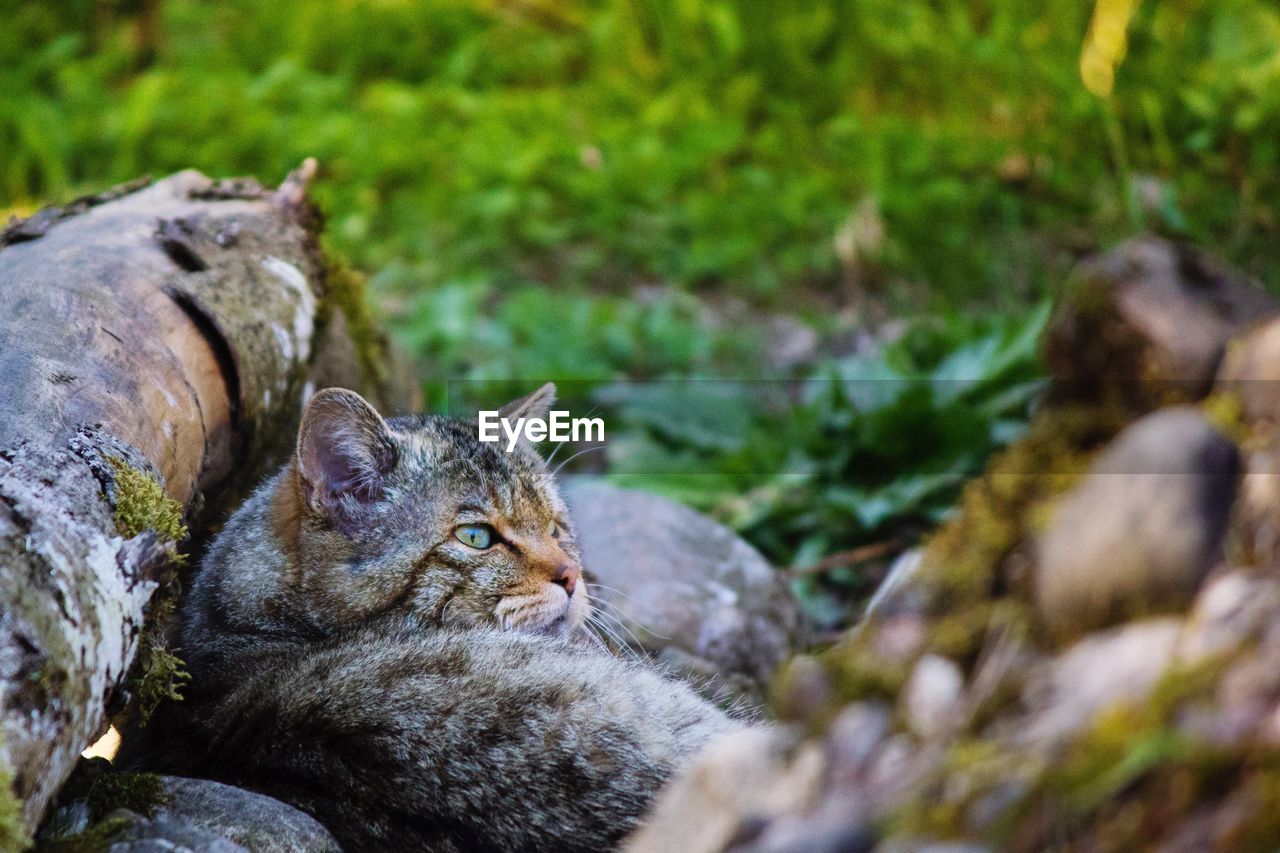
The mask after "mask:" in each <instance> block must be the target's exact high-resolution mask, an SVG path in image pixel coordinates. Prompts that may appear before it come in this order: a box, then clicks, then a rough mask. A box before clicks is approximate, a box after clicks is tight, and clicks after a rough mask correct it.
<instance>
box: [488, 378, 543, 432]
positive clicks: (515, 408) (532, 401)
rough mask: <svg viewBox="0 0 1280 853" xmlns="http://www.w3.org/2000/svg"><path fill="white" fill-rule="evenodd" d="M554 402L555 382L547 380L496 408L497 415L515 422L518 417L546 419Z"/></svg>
mask: <svg viewBox="0 0 1280 853" xmlns="http://www.w3.org/2000/svg"><path fill="white" fill-rule="evenodd" d="M555 402H556V383H554V382H548V383H547V384H546V385H543V386H542V387H541V388H539V389H538V390H537V391H534V392H533V393H532V394H529V395H528V396H526V397H521V398H520V399H518V400H512V401H511V402H510V403H507V404H506V405H505V406H503V407H502V408H501V409H499V410H498V416H499V417H503V418H506V419H507V420H509V421H511V422H512V423H515V422H516V421H517V420H519V419H520V418H537V419H538V420H546V419H547V415H549V414H550V413H551V407H552V406H553V405H554V404H555Z"/></svg>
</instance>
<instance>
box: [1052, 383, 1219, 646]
mask: <svg viewBox="0 0 1280 853" xmlns="http://www.w3.org/2000/svg"><path fill="white" fill-rule="evenodd" d="M1238 469H1239V457H1238V454H1237V452H1236V448H1235V445H1233V444H1232V443H1231V442H1230V441H1229V440H1228V439H1227V438H1226V437H1225V436H1223V435H1222V434H1221V433H1219V432H1218V431H1217V430H1215V429H1214V428H1213V427H1211V426H1210V425H1209V424H1208V422H1207V421H1205V419H1204V417H1203V416H1202V415H1201V414H1200V413H1199V412H1198V411H1196V410H1195V409H1191V408H1182V407H1175V408H1169V409H1162V410H1160V411H1158V412H1155V413H1153V414H1151V415H1148V416H1146V417H1145V418H1142V419H1141V420H1139V421H1137V422H1136V423H1134V424H1132V425H1131V426H1129V427H1128V428H1127V429H1125V430H1124V432H1122V433H1121V434H1120V435H1119V436H1118V437H1117V438H1116V439H1115V440H1114V441H1113V442H1112V444H1111V446H1110V447H1109V448H1107V450H1106V451H1105V452H1104V453H1103V454H1102V456H1101V458H1100V459H1099V460H1098V461H1097V462H1096V463H1095V464H1094V466H1093V468H1092V469H1091V470H1090V472H1089V474H1088V476H1087V477H1086V478H1085V480H1084V482H1082V483H1081V484H1080V485H1079V486H1077V487H1076V488H1075V489H1074V490H1073V491H1072V492H1070V493H1069V494H1068V495H1067V496H1065V497H1064V498H1063V499H1062V502H1061V504H1060V505H1059V507H1058V509H1057V511H1056V512H1055V513H1054V515H1053V518H1052V521H1051V523H1050V525H1049V528H1048V529H1047V530H1046V532H1045V533H1044V535H1043V536H1042V537H1041V538H1040V541H1039V542H1038V543H1037V565H1036V569H1035V602H1036V606H1037V610H1038V611H1039V615H1040V617H1041V618H1042V619H1043V621H1044V622H1045V624H1046V625H1047V626H1048V627H1049V628H1050V630H1051V631H1053V632H1054V633H1056V634H1058V635H1060V636H1072V635H1075V634H1078V633H1082V632H1083V631H1086V630H1089V629H1091V628H1096V627H1100V626H1103V625H1106V624H1109V623H1112V622H1115V621H1119V620H1121V619H1123V618H1126V617H1128V616H1131V615H1135V614H1143V613H1150V612H1153V611H1158V610H1162V609H1171V608H1180V607H1183V606H1185V605H1186V604H1187V603H1188V602H1189V601H1190V599H1191V598H1192V596H1194V595H1195V593H1196V591H1197V589H1198V588H1199V587H1200V584H1201V582H1202V581H1203V580H1204V578H1205V576H1206V575H1207V574H1208V572H1209V570H1210V569H1211V568H1213V566H1214V564H1215V563H1216V561H1217V560H1218V559H1219V557H1220V553H1221V544H1222V537H1223V534H1224V532H1225V530H1226V526H1227V521H1228V517H1229V515H1230V511H1231V504H1232V501H1233V499H1234V496H1235V489H1236V479H1237V473H1238Z"/></svg>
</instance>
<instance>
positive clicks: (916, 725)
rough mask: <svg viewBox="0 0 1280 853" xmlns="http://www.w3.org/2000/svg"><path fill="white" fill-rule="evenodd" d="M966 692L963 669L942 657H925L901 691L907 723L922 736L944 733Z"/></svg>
mask: <svg viewBox="0 0 1280 853" xmlns="http://www.w3.org/2000/svg"><path fill="white" fill-rule="evenodd" d="M963 690H964V674H963V673H961V672H960V667H958V666H956V665H955V664H954V663H952V662H951V661H949V660H947V659H946V658H944V657H940V656H939V655H932V654H929V655H922V656H921V658H920V659H919V660H918V661H916V665H915V667H914V668H912V670H911V677H910V678H908V679H907V683H906V686H905V687H904V688H903V691H902V703H903V710H904V711H905V712H906V719H907V724H908V725H909V726H910V727H911V730H912V731H913V732H915V733H916V734H917V735H919V736H920V737H931V736H933V735H936V734H941V733H943V732H945V731H946V730H947V728H948V726H949V724H950V723H951V722H952V720H953V718H954V712H955V708H956V704H957V703H958V702H959V701H960V695H961V693H962V692H963Z"/></svg>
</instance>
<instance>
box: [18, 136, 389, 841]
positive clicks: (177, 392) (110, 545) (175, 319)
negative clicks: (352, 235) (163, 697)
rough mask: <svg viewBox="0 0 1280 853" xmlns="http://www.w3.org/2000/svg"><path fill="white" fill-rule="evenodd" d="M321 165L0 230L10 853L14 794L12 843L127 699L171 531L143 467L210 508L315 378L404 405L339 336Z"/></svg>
mask: <svg viewBox="0 0 1280 853" xmlns="http://www.w3.org/2000/svg"><path fill="white" fill-rule="evenodd" d="M313 171H314V163H312V162H310V161H309V162H308V163H307V164H305V165H304V167H303V168H302V169H300V170H299V171H298V172H296V173H294V174H293V175H291V176H290V178H289V179H288V180H287V181H286V182H285V184H284V185H283V186H282V187H280V188H279V189H278V190H274V191H272V190H267V189H264V188H263V187H261V186H260V185H258V184H257V183H255V182H252V181H245V180H239V181H230V182H226V181H223V182H214V181H211V180H209V179H208V178H206V177H204V176H203V175H200V174H199V173H196V172H192V171H187V172H182V173H179V174H177V175H173V176H171V177H169V178H167V179H164V180H162V181H158V182H156V183H146V182H141V183H137V184H133V185H129V186H125V187H122V188H119V189H117V190H113V191H110V192H108V193H104V194H102V195H99V196H94V197H89V198H85V199H81V200H78V201H76V202H73V203H71V204H70V205H68V206H66V207H62V208H55V209H49V210H45V211H41V212H40V213H38V214H36V215H35V216H33V217H31V218H30V219H28V220H26V221H23V222H15V223H13V224H11V225H10V226H9V227H8V228H6V229H5V230H4V231H3V233H0V377H3V380H4V381H3V385H2V386H0V848H3V847H4V846H5V837H4V836H5V832H6V829H5V827H4V825H3V824H4V815H5V811H6V805H7V806H8V807H9V811H10V813H11V814H12V813H13V812H14V810H15V809H14V807H15V805H16V807H17V813H18V814H19V815H20V819H19V822H20V826H18V827H17V828H16V831H15V827H13V826H10V827H9V830H8V831H9V834H10V840H12V837H13V836H14V835H15V834H18V833H24V832H25V833H26V834H30V833H31V832H33V831H34V829H35V827H36V825H37V824H38V822H39V821H40V819H41V817H42V815H43V814H44V812H45V809H46V807H47V806H48V804H49V802H50V800H51V798H52V797H53V795H54V794H55V793H56V792H57V790H58V788H59V786H60V785H61V784H62V782H63V781H64V780H65V779H66V776H67V775H68V774H69V773H70V771H71V769H72V767H73V765H74V764H75V761H76V759H77V757H78V756H79V754H80V752H81V751H82V750H83V749H84V748H85V747H86V746H87V745H88V744H89V743H90V742H91V741H92V739H93V738H94V737H95V736H96V735H98V734H99V733H100V732H101V731H102V730H103V728H104V727H105V725H106V722H107V715H108V711H109V709H112V708H118V707H119V704H120V701H121V697H122V696H123V695H125V694H126V693H127V690H128V684H127V683H126V682H127V681H128V674H129V672H130V666H131V664H132V662H133V660H134V657H135V655H136V653H137V651H138V645H139V637H140V635H141V634H142V632H143V629H144V623H145V620H146V619H147V610H148V603H149V602H151V601H152V600H153V597H154V596H155V594H156V592H157V589H158V588H159V587H161V586H162V585H163V583H164V582H165V580H166V579H167V578H168V577H169V575H170V572H168V571H167V569H170V568H171V567H172V565H173V543H171V542H168V541H166V538H167V537H171V536H172V535H173V529H174V528H175V527H176V520H175V521H174V523H173V524H168V525H166V524H163V523H158V522H156V521H155V520H154V519H155V518H163V517H164V513H165V509H164V506H162V505H160V506H156V507H154V508H153V509H154V512H151V514H150V515H148V512H149V510H148V509H147V508H146V507H145V506H144V507H143V508H142V509H143V511H142V513H141V516H139V515H138V502H139V501H140V500H141V501H146V500H147V499H148V498H147V493H146V490H145V489H143V490H142V493H141V494H139V493H138V491H139V490H138V488H137V485H136V484H137V483H138V482H144V483H145V482H146V481H145V480H140V479H139V477H138V476H137V475H139V474H141V475H143V476H145V477H150V478H152V479H153V480H154V481H155V482H156V483H158V484H159V485H160V486H161V487H162V488H163V491H164V494H165V495H167V496H168V498H171V499H172V500H173V501H175V502H176V504H174V505H173V506H175V507H177V506H180V507H181V511H182V513H183V515H184V516H185V517H186V520H187V521H193V522H195V523H200V521H201V520H202V519H208V518H211V517H214V516H215V515H216V514H217V513H219V512H220V511H221V509H222V508H223V507H225V506H226V505H227V503H228V502H229V501H231V500H233V499H235V498H236V497H238V496H240V495H241V494H242V493H243V491H244V490H245V488H246V487H247V486H249V485H251V484H252V483H253V481H254V480H255V478H256V477H258V476H260V474H261V473H262V472H263V471H264V470H265V469H266V467H267V466H269V465H271V464H274V463H275V462H276V461H277V460H278V459H279V458H280V456H281V455H282V453H283V452H284V451H286V450H287V448H288V447H289V446H290V443H291V441H292V436H293V427H294V425H295V422H296V418H297V415H298V412H299V410H300V408H301V405H302V403H303V402H304V400H305V399H306V396H307V395H308V394H310V393H312V391H313V390H314V389H315V388H316V387H319V386H323V385H325V384H331V383H332V382H333V380H334V378H335V377H336V378H338V379H340V380H341V381H342V383H343V384H348V385H356V387H358V388H359V389H360V390H362V391H364V392H365V393H372V394H373V395H374V396H375V398H380V401H381V402H382V404H383V405H384V406H390V407H392V408H394V407H396V403H402V402H403V400H402V399H396V398H395V395H394V394H393V393H392V392H390V391H389V390H388V389H386V388H382V387H376V386H377V385H378V383H377V382H376V381H375V377H374V376H373V375H372V373H371V364H370V356H369V354H370V353H371V352H372V353H375V354H377V353H383V354H385V348H382V345H381V343H380V342H377V341H374V342H370V341H357V342H352V341H351V340H350V338H349V335H348V333H347V331H346V330H347V329H349V328H366V327H367V325H368V323H367V318H352V317H349V316H345V315H343V314H342V313H341V311H340V310H338V309H336V308H334V307H333V306H335V305H345V306H349V305H351V304H356V303H358V300H352V299H350V298H349V296H350V295H349V294H343V297H344V298H341V299H339V298H337V296H338V294H336V293H335V292H334V291H335V289H336V288H338V287H344V286H349V284H350V283H349V282H348V281H346V280H345V279H339V278H335V276H333V275H332V274H330V271H329V269H328V267H326V265H325V263H324V260H323V258H322V256H321V253H320V250H319V248H318V243H317V231H318V217H317V216H316V215H315V213H314V211H313V209H312V208H311V207H310V205H309V204H308V203H307V202H306V199H305V187H306V182H307V180H308V179H309V177H310V175H311V173H312V172H313ZM384 375H385V374H384ZM126 488H128V489H132V492H133V493H131V494H128V495H126V494H124V493H123V492H122V490H123V489H126ZM155 496H156V497H158V496H159V490H155ZM127 502H128V503H129V512H130V513H131V515H130V516H129V517H128V518H125V517H122V515H121V513H122V511H123V510H124V508H125V504H126V503H127ZM158 503H159V504H164V503H165V502H164V501H163V500H159V501H158ZM139 517H141V518H142V519H144V520H146V519H148V518H151V519H152V520H151V521H148V522H147V523H148V524H150V526H152V527H156V528H159V529H158V530H142V531H138V530H135V529H131V528H132V527H136V526H137V519H138V518H139ZM133 534H136V535H133ZM6 776H7V777H9V779H10V781H11V786H10V787H11V789H12V791H11V793H12V797H13V799H12V800H11V801H9V802H8V803H6V802H5V798H6V795H7V793H8V792H6V791H4V790H3V787H4V786H3V784H2V783H3V780H4V779H5V778H6Z"/></svg>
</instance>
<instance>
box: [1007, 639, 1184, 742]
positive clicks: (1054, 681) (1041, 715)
mask: <svg viewBox="0 0 1280 853" xmlns="http://www.w3.org/2000/svg"><path fill="white" fill-rule="evenodd" d="M1181 630H1182V622H1181V621H1180V620H1177V619H1170V618H1163V619H1148V620H1146V621H1143V622H1134V623H1131V624H1129V625H1123V626H1121V627H1119V628H1114V629H1112V630H1110V631H1105V632H1099V633H1096V634H1091V635H1089V636H1088V637H1086V638H1085V639H1083V640H1081V641H1080V642H1078V643H1076V644H1075V645H1073V646H1071V647H1070V648H1068V649H1067V650H1066V651H1064V652H1062V653H1061V654H1059V655H1058V656H1057V657H1055V658H1053V659H1051V660H1049V661H1046V662H1045V663H1043V664H1041V665H1040V666H1038V667H1037V668H1036V669H1034V670H1033V671H1032V673H1031V674H1030V676H1029V677H1028V680H1027V685H1026V688H1025V690H1024V691H1023V696H1022V698H1023V702H1024V703H1026V705H1027V706H1028V715H1027V716H1026V717H1025V718H1023V719H1020V720H1014V721H1013V722H1012V725H1011V729H1012V730H1013V732H1014V737H1015V739H1016V740H1018V741H1020V742H1021V743H1023V744H1025V745H1026V746H1027V747H1029V748H1033V749H1035V750H1036V751H1039V752H1042V753H1043V754H1050V753H1052V752H1053V750H1054V749H1055V748H1056V747H1057V746H1058V745H1060V744H1062V743H1064V742H1066V741H1068V740H1069V739H1070V738H1071V737H1072V736H1073V735H1074V734H1076V733H1077V732H1079V731H1080V730H1081V729H1083V728H1084V727H1086V726H1088V725H1089V724H1090V723H1091V722H1092V721H1093V720H1094V719H1095V718H1096V717H1097V715H1098V713H1099V712H1101V711H1104V710H1106V709H1107V708H1110V707H1113V706H1115V705H1118V704H1122V703H1138V702H1141V701H1143V699H1145V698H1146V696H1147V694H1148V693H1149V692H1150V690H1151V688H1152V687H1153V686H1154V685H1155V683H1156V681H1157V680H1158V679H1159V678H1160V676H1162V675H1163V674H1164V673H1165V672H1166V671H1167V670H1168V669H1169V667H1170V665H1171V664H1172V663H1173V661H1174V656H1175V651H1176V648H1177V643H1178V637H1179V634H1180V632H1181Z"/></svg>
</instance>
